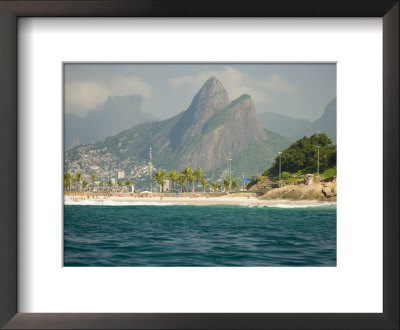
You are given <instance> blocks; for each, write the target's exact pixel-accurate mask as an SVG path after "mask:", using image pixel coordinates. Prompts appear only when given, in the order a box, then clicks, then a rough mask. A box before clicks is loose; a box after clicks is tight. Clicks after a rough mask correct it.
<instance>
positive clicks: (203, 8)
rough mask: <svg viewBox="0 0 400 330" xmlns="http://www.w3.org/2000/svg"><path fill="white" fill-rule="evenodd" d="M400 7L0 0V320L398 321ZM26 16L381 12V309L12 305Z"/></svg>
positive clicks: (21, 325) (313, 324) (202, 325)
mask: <svg viewBox="0 0 400 330" xmlns="http://www.w3.org/2000/svg"><path fill="white" fill-rule="evenodd" d="M399 8H400V7H399V0H347V1H346V0H337V1H329V0H280V1H277V0H274V1H268V0H247V1H240V0H226V1H211V0H133V1H128V0H105V1H101V0H100V1H99V0H85V1H74V0H67V1H54V0H49V1H33V0H27V1H18V0H1V1H0V173H1V174H2V188H1V189H0V212H1V213H0V326H2V327H4V328H6V329H25V328H26V329H28V328H30V329H61V328H68V329H81V328H85V329H137V328H140V329H182V328H185V329H399V208H400V206H399V205H400V203H399ZM27 16H29V17H32V16H37V17H93V16H97V17H106V16H111V17H382V19H383V59H384V63H383V73H384V76H383V81H384V86H383V125H384V127H383V141H384V146H383V147H384V149H383V150H384V157H383V170H384V175H383V192H384V196H383V208H384V212H383V235H384V237H383V241H384V246H383V263H384V266H383V303H384V304H383V313H360V314H353V313H346V314H337V313H336V314H333V313H332V314H330V313H323V314H320V313H319V314H313V313H308V314H300V313H299V314H280V313H279V314H272V313H267V314H259V313H257V314H247V313H246V314H218V313H216V314H202V313H197V314H196V313H195V314H85V313H77V314H67V313H57V314H54V313H53V314H51V313H49V314H33V313H32V314H30V313H18V311H17V277H18V271H17V203H18V200H17V182H18V179H17V166H18V159H17V146H18V139H17V116H18V114H17V70H18V68H17V51H18V50H17V21H18V17H27ZM210 298H211V297H210Z"/></svg>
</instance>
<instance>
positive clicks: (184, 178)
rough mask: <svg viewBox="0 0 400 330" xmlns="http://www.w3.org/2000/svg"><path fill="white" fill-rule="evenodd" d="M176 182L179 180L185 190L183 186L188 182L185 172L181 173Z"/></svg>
mask: <svg viewBox="0 0 400 330" xmlns="http://www.w3.org/2000/svg"><path fill="white" fill-rule="evenodd" d="M176 182H178V184H179V185H180V186H181V190H182V192H183V187H184V185H185V184H186V176H185V175H184V174H179V176H178V179H177V180H176Z"/></svg>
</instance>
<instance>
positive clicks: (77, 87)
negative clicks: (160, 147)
mask: <svg viewBox="0 0 400 330" xmlns="http://www.w3.org/2000/svg"><path fill="white" fill-rule="evenodd" d="M131 94H138V95H142V96H143V98H144V99H145V100H146V99H149V98H150V96H151V87H150V85H148V84H147V83H145V82H144V81H142V80H141V79H139V78H138V77H135V76H127V77H124V76H118V77H113V78H112V79H110V80H107V81H101V82H100V81H94V80H76V81H73V82H70V83H67V84H66V85H65V107H66V112H70V111H69V110H70V109H73V110H74V112H75V113H78V114H81V115H83V114H85V113H87V112H88V111H90V110H91V109H94V108H96V107H99V106H101V105H102V104H103V103H104V101H106V100H107V98H108V97H109V96H124V95H131Z"/></svg>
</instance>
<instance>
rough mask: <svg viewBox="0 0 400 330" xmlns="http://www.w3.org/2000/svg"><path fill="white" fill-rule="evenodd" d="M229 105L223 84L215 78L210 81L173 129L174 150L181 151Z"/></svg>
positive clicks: (172, 143) (172, 142)
mask: <svg viewBox="0 0 400 330" xmlns="http://www.w3.org/2000/svg"><path fill="white" fill-rule="evenodd" d="M228 105H229V100H228V94H227V93H226V91H225V89H224V86H223V85H222V83H221V82H220V81H219V80H218V79H217V78H215V77H211V78H210V79H208V80H207V81H206V83H205V84H204V85H203V87H202V88H201V89H200V91H199V92H198V93H197V94H196V96H195V97H194V98H193V101H192V103H191V104H190V106H189V108H188V109H187V110H186V111H185V112H184V113H183V116H182V118H181V119H180V120H179V121H178V122H177V123H176V125H175V126H174V127H173V128H172V130H171V133H170V140H171V145H172V147H173V149H174V150H177V149H179V147H181V146H182V145H183V144H184V143H187V142H188V140H190V139H191V138H193V137H195V136H197V135H199V134H200V133H201V130H202V128H203V126H204V124H205V123H206V122H207V121H208V120H209V119H210V118H211V117H212V116H214V115H215V114H216V113H217V112H218V111H221V110H223V109H225V107H227V106H228Z"/></svg>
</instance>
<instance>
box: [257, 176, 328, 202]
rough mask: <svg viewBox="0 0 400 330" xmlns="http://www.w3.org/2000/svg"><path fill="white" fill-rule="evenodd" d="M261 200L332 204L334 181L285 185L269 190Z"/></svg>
mask: <svg viewBox="0 0 400 330" xmlns="http://www.w3.org/2000/svg"><path fill="white" fill-rule="evenodd" d="M261 198H262V199H266V200H274V199H287V200H318V201H330V202H334V201H336V180H334V181H332V182H327V183H314V184H311V185H286V186H283V187H281V188H276V189H271V190H269V191H268V192H267V193H265V194H264V195H263V196H262V197H261Z"/></svg>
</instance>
